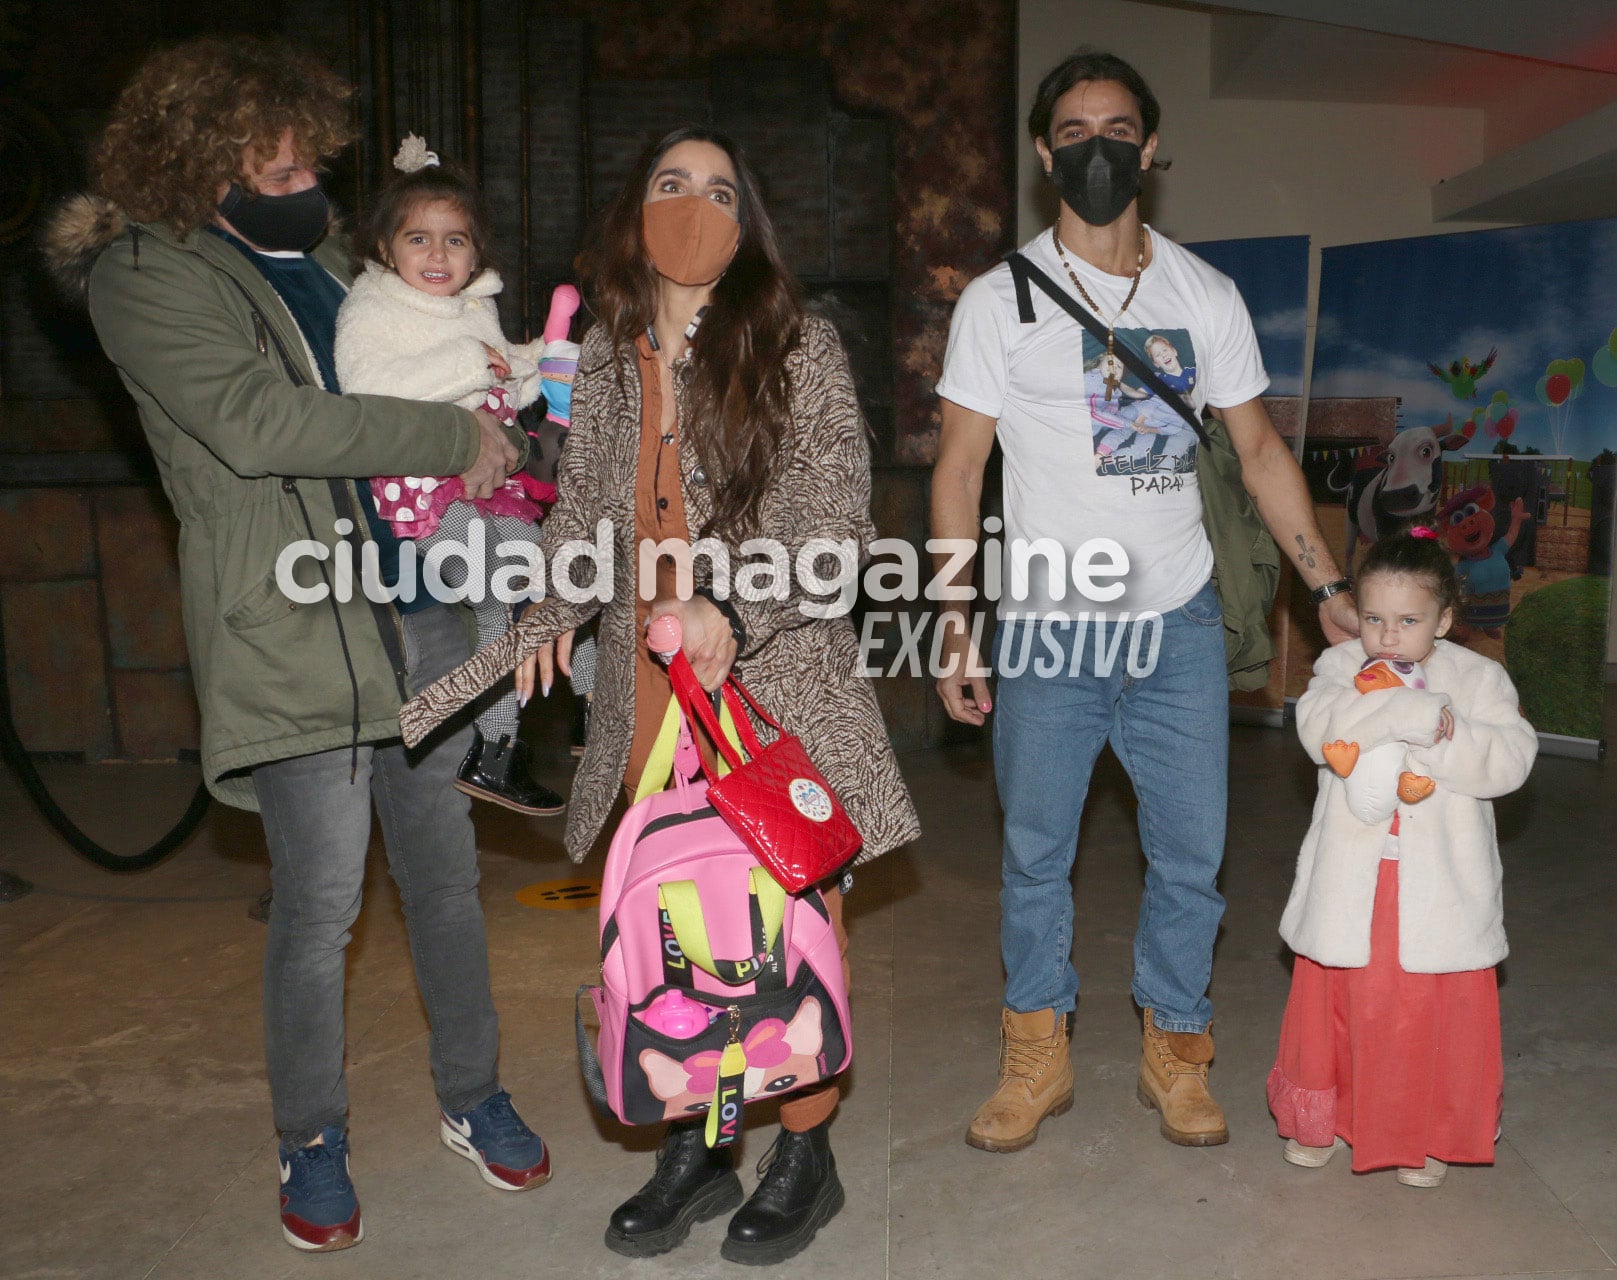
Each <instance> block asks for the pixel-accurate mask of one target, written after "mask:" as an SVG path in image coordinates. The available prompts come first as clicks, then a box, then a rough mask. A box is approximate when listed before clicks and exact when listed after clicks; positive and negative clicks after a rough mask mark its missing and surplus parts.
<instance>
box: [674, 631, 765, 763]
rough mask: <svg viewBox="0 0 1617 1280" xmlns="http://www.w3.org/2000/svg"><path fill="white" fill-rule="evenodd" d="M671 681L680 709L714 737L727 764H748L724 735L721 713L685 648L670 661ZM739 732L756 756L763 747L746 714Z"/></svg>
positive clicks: (692, 721)
mask: <svg viewBox="0 0 1617 1280" xmlns="http://www.w3.org/2000/svg"><path fill="white" fill-rule="evenodd" d="M668 682H669V683H670V684H671V685H673V686H674V697H675V698H677V699H678V700H679V706H680V710H682V711H683V712H684V713H685V718H686V719H687V720H688V721H689V722H691V723H693V724H700V725H701V726H702V729H703V731H704V732H705V733H706V734H707V736H708V737H709V739H711V740H712V742H713V746H714V748H715V749H716V750H717V751H718V753H719V754H720V755H721V756H723V757H724V762H725V764H727V765H729V766H730V768H732V769H739V768H740V767H741V766H742V765H743V764H745V763H746V761H745V760H744V759H743V758H742V756H741V753H740V752H739V751H737V750H736V749H735V745H734V744H733V743H732V742H731V741H730V739H729V738H728V737H726V736H725V733H724V730H723V728H722V727H721V726H720V724H719V717H718V714H717V713H716V712H715V711H714V710H713V704H712V703H711V702H710V701H708V696H707V692H706V690H704V689H703V688H702V684H701V681H699V680H698V679H697V678H696V672H695V671H693V670H691V663H690V659H689V658H687V657H686V656H685V654H684V652H683V651H681V652H679V653H676V654H675V655H674V656H673V658H672V659H670V660H669V663H668ZM732 714H734V713H732ZM736 732H737V733H738V734H739V735H740V736H741V743H742V746H744V747H745V748H746V749H747V750H748V751H749V752H750V753H752V754H754V755H756V754H757V753H758V751H760V750H762V748H761V747H759V745H758V736H757V734H755V733H753V731H752V725H751V724H750V723H748V722H747V721H746V720H745V718H744V717H743V718H742V719H740V720H738V722H737V724H736Z"/></svg>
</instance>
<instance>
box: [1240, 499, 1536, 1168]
mask: <svg viewBox="0 0 1617 1280" xmlns="http://www.w3.org/2000/svg"><path fill="white" fill-rule="evenodd" d="M1355 592H1356V594H1357V600H1358V610H1359V621H1360V624H1361V628H1362V630H1361V633H1360V638H1359V639H1357V640H1350V641H1347V642H1345V643H1343V644H1339V645H1336V646H1335V647H1334V648H1331V649H1329V650H1327V651H1326V652H1325V653H1324V654H1322V655H1321V657H1320V659H1319V661H1318V662H1317V663H1315V664H1314V678H1313V680H1312V681H1311V682H1310V683H1309V686H1308V691H1307V692H1306V693H1305V694H1304V695H1303V696H1302V698H1301V699H1300V700H1299V701H1298V703H1297V731H1298V734H1299V736H1300V737H1301V738H1302V742H1303V746H1304V748H1305V749H1306V750H1307V752H1308V754H1309V755H1310V756H1311V757H1312V758H1313V760H1314V762H1315V763H1316V764H1318V765H1320V766H1321V767H1320V771H1319V798H1318V799H1317V800H1316V801H1315V804H1314V818H1313V823H1312V825H1311V826H1310V827H1309V831H1308V835H1307V837H1306V838H1305V839H1304V841H1303V847H1302V852H1301V854H1300V855H1299V857H1298V860H1297V878H1296V881H1295V883H1294V884H1293V886H1292V891H1291V898H1290V900H1289V901H1288V902H1287V904H1286V910H1285V914H1284V916H1283V917H1282V919H1281V922H1280V934H1281V937H1283V938H1284V939H1285V940H1286V942H1287V944H1288V945H1289V946H1290V947H1291V949H1292V950H1293V951H1294V952H1295V953H1296V966H1295V968H1294V969H1293V971H1292V982H1291V994H1290V997H1289V998H1288V1000H1287V1002H1286V1012H1285V1017H1284V1019H1283V1021H1282V1022H1281V1026H1280V1050H1279V1054H1278V1055H1277V1058H1276V1061H1275V1065H1274V1068H1273V1070H1271V1071H1270V1073H1269V1084H1268V1094H1269V1107H1270V1110H1272V1111H1273V1112H1274V1115H1275V1119H1276V1121H1277V1123H1278V1126H1279V1130H1280V1135H1281V1136H1282V1137H1284V1138H1286V1139H1288V1141H1287V1143H1286V1149H1285V1157H1286V1159H1287V1160H1289V1161H1290V1162H1291V1163H1292V1164H1296V1165H1302V1166H1305V1167H1310V1168H1317V1167H1318V1166H1320V1165H1323V1164H1324V1163H1325V1162H1326V1161H1327V1160H1329V1159H1330V1158H1331V1156H1332V1154H1333V1153H1334V1152H1335V1150H1336V1148H1337V1147H1339V1146H1343V1145H1346V1146H1348V1147H1351V1148H1352V1151H1353V1169H1354V1171H1355V1172H1358V1173H1362V1172H1365V1171H1367V1170H1371V1169H1383V1168H1388V1167H1393V1168H1396V1169H1397V1170H1398V1180H1399V1181H1400V1182H1402V1183H1404V1184H1406V1185H1408V1186H1415V1187H1435V1186H1438V1185H1439V1184H1440V1183H1441V1182H1442V1181H1443V1177H1444V1175H1445V1174H1446V1173H1447V1172H1448V1166H1449V1164H1451V1163H1462V1164H1492V1163H1493V1158H1494V1142H1495V1140H1496V1139H1497V1137H1498V1132H1499V1121H1500V1108H1501V1103H1502V1097H1503V1084H1504V1067H1503V1061H1502V1056H1501V1052H1500V1042H1499V990H1498V982H1497V976H1496V974H1495V970H1494V966H1495V965H1496V964H1498V963H1499V961H1500V960H1502V959H1504V956H1505V950H1506V948H1505V930H1504V910H1503V900H1502V896H1501V888H1500V879H1501V876H1500V863H1499V848H1498V844H1497V843H1496V841H1495V839H1494V822H1493V806H1492V805H1491V804H1490V803H1489V801H1490V800H1491V799H1492V797H1494V796H1500V795H1505V794H1507V793H1508V792H1511V791H1514V790H1515V789H1516V788H1517V787H1519V786H1521V784H1522V782H1523V781H1524V780H1525V779H1526V777H1527V774H1528V772H1529V770H1530V769H1531V768H1532V764H1533V758H1534V756H1535V755H1536V754H1537V751H1538V738H1537V735H1536V734H1535V733H1534V732H1533V727H1532V725H1530V724H1528V723H1527V721H1526V720H1525V719H1524V718H1523V716H1522V713H1521V710H1520V705H1519V703H1518V701H1517V697H1516V690H1515V688H1514V687H1513V686H1512V685H1511V682H1510V677H1509V676H1507V675H1506V674H1505V669H1504V668H1503V667H1501V666H1500V665H1499V664H1498V663H1497V662H1494V661H1492V660H1491V659H1489V658H1485V657H1483V656H1481V655H1480V654H1476V653H1472V652H1471V651H1470V650H1467V649H1463V648H1460V647H1459V646H1458V645H1454V644H1451V643H1449V642H1448V641H1446V640H1444V639H1442V637H1443V636H1444V635H1445V634H1446V633H1447V632H1448V630H1449V628H1450V626H1451V625H1452V624H1453V621H1454V609H1455V605H1456V603H1457V602H1458V599H1459V588H1458V584H1457V582H1456V581H1455V575H1454V568H1453V565H1452V564H1451V563H1450V561H1449V558H1448V555H1447V554H1446V553H1445V552H1444V550H1443V546H1442V544H1441V542H1439V541H1438V539H1437V535H1436V534H1435V533H1434V532H1432V531H1431V530H1430V529H1425V528H1421V527H1419V526H1417V527H1416V528H1415V529H1414V530H1412V531H1411V532H1409V533H1401V534H1395V535H1393V536H1392V537H1389V538H1384V539H1382V540H1381V541H1380V542H1377V543H1376V544H1375V545H1374V546H1373V547H1371V549H1370V551H1369V552H1368V554H1367V555H1366V557H1365V560H1364V562H1363V564H1362V565H1361V567H1360V570H1359V575H1358V579H1357V582H1356V583H1355ZM1378 661H1379V662H1381V663H1385V664H1387V665H1388V666H1390V667H1392V668H1394V669H1399V668H1407V667H1408V666H1409V664H1420V665H1421V666H1422V667H1423V668H1424V678H1425V687H1424V688H1419V687H1409V686H1405V685H1403V684H1401V683H1399V682H1397V681H1384V680H1376V679H1374V678H1367V679H1365V680H1362V681H1358V682H1356V680H1355V677H1356V676H1358V675H1359V673H1360V670H1361V668H1365V667H1370V666H1372V665H1373V664H1375V663H1377V662H1378ZM1389 685H1392V686H1396V687H1388V686H1389ZM1388 743H1402V744H1404V746H1405V748H1406V749H1407V757H1406V761H1405V766H1404V783H1405V785H1404V786H1402V787H1401V788H1400V790H1399V794H1398V796H1397V803H1396V807H1394V808H1393V809H1392V812H1391V813H1390V815H1389V817H1388V818H1387V819H1385V820H1381V821H1376V822H1364V821H1361V820H1360V819H1359V818H1357V817H1355V816H1354V814H1353V812H1352V810H1351V809H1350V806H1349V800H1348V779H1350V778H1351V777H1352V774H1353V769H1354V766H1355V765H1356V764H1357V763H1358V760H1359V758H1361V757H1362V756H1363V755H1364V754H1365V753H1368V752H1370V751H1372V750H1373V749H1374V748H1376V747H1379V746H1383V745H1385V744H1388Z"/></svg>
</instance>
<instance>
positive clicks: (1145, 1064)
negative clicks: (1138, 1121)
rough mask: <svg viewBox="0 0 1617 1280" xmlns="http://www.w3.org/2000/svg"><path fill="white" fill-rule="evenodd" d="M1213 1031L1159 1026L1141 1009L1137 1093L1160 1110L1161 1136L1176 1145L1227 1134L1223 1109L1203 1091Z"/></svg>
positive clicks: (1212, 1142)
mask: <svg viewBox="0 0 1617 1280" xmlns="http://www.w3.org/2000/svg"><path fill="white" fill-rule="evenodd" d="M1212 1060H1213V1034H1212V1028H1211V1027H1209V1028H1208V1029H1207V1030H1206V1031H1202V1032H1185V1031H1159V1030H1157V1027H1156V1023H1155V1022H1154V1021H1153V1019H1152V1013H1151V1010H1150V1009H1147V1010H1146V1011H1145V1048H1144V1052H1143V1053H1142V1054H1141V1055H1140V1083H1139V1087H1138V1090H1137V1092H1138V1096H1139V1099H1140V1102H1141V1103H1142V1104H1143V1105H1145V1106H1147V1107H1155V1108H1156V1109H1157V1110H1158V1111H1160V1112H1161V1113H1162V1136H1163V1137H1164V1138H1166V1139H1167V1140H1168V1141H1169V1142H1177V1143H1178V1144H1179V1145H1180V1146H1181V1147H1216V1146H1218V1145H1219V1144H1220V1143H1222V1142H1228V1141H1229V1140H1230V1131H1229V1128H1228V1127H1227V1126H1226V1125H1225V1123H1224V1110H1223V1108H1222V1107H1220V1106H1219V1105H1218V1103H1216V1102H1214V1101H1213V1098H1212V1095H1211V1094H1209V1093H1208V1092H1207V1064H1208V1063H1209V1062H1211V1061H1212Z"/></svg>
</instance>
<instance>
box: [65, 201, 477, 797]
mask: <svg viewBox="0 0 1617 1280" xmlns="http://www.w3.org/2000/svg"><path fill="white" fill-rule="evenodd" d="M337 239H338V237H337V236H335V235H332V234H328V235H327V237H326V239H325V240H324V241H323V242H322V243H321V245H320V246H319V247H318V248H317V249H315V250H314V254H313V256H314V257H315V259H316V260H317V261H318V262H320V264H321V265H322V266H324V267H325V268H326V269H327V270H328V271H330V272H331V273H332V274H333V275H334V276H336V277H337V278H338V279H339V280H340V281H342V283H343V284H344V285H345V286H346V285H347V284H348V283H349V282H350V280H351V278H352V277H351V274H350V269H349V263H348V260H347V255H346V254H345V252H344V251H343V250H342V249H341V247H340V246H339V245H338V244H337V243H335V242H336V240H337ZM46 247H47V253H48V256H49V257H50V259H51V263H52V266H53V267H54V268H55V270H56V272H57V274H58V276H59V277H60V278H61V279H62V281H63V283H64V285H66V286H67V287H68V288H69V289H71V290H74V291H82V292H83V293H84V294H85V295H86V296H87V297H88V302H89V308H90V317H91V320H92V321H93V322H94V324H95V330H96V333H97V335H98V336H99V337H100V339H101V345H102V347H103V349H104V350H105V351H106V353H107V355H108V356H109V357H110V358H111V360H112V362H113V364H114V365H116V366H117V369H118V373H119V375H120V376H121V377H122V379H123V383H124V386H126V387H127V388H128V389H129V394H130V395H131V396H133V397H134V399H135V404H136V406H137V407H138V408H139V410H140V419H141V423H142V425H143V426H144V428H145V431H146V438H147V440H148V441H149V442H150V444H151V448H152V452H153V453H154V454H155V455H156V458H157V466H158V471H159V473H160V475H161V477H162V481H163V488H164V490H165V491H166V492H167V494H168V497H169V501H170V502H172V503H173V506H174V512H175V514H176V515H177V516H178V517H179V522H180V543H179V564H180V592H181V602H182V608H183V611H184V619H185V638H186V643H187V645H188V647H189V649H190V656H191V673H192V677H193V679H194V680H195V684H196V695H197V701H198V703H199V704H200V706H201V711H202V767H203V772H204V775H205V776H206V778H207V781H208V787H209V789H210V790H211V791H212V792H213V794H214V795H215V796H217V797H218V798H219V799H220V800H222V801H224V802H225V803H227V804H231V805H235V806H238V807H240V808H244V809H256V808H257V807H258V803H257V799H256V797H255V795H254V792H253V785H252V780H251V778H250V776H249V775H248V772H247V771H248V770H250V769H251V768H252V767H253V766H254V765H258V764H263V763H265V762H267V761H270V760H280V759H285V758H287V757H290V756H298V755H305V754H308V753H310V752H315V751H325V750H330V749H333V748H337V747H346V746H348V745H349V744H350V743H352V742H355V741H360V742H366V741H380V740H383V739H387V738H397V737H398V735H399V724H398V711H399V704H400V702H401V700H402V696H403V692H404V690H403V683H404V674H403V673H404V658H403V653H402V647H403V646H402V631H401V628H400V625H399V619H398V614H397V613H396V611H395V610H394V609H393V608H392V606H390V605H380V606H376V605H372V604H371V603H370V602H369V601H367V600H366V599H365V598H364V595H363V593H362V592H361V591H360V590H359V582H360V576H359V570H360V564H361V560H360V551H361V547H360V543H361V542H362V541H363V540H364V539H365V538H366V537H367V535H368V532H369V530H368V527H367V525H366V522H365V519H364V516H363V515H362V513H361V510H360V507H359V504H358V494H357V491H356V489H355V480H356V479H360V478H363V477H369V476H374V475H427V476H432V475H458V474H460V473H461V472H463V471H465V470H466V469H467V468H468V467H469V466H471V464H472V462H473V461H474V459H475V458H476V456H477V449H478V425H477V420H476V418H474V417H473V415H472V414H471V413H469V412H468V411H467V410H465V409H461V408H457V407H456V406H454V405H450V404H422V403H417V402H414V401H407V400H397V399H393V398H391V397H387V396H368V395H350V396H344V395H334V394H332V393H331V392H328V391H326V390H323V389H322V388H321V385H320V378H319V374H318V372H317V370H316V369H315V367H314V361H313V359H312V358H311V356H310V354H309V352H308V350H307V348H306V346H305V344H304V342H303V338H302V335H301V334H300V333H299V331H298V328H297V326H296V324H294V323H293V321H292V317H291V315H290V314H289V313H288V312H287V310H286V307H285V306H284V305H283V304H282V302H281V300H280V298H279V297H278V296H277V294H276V293H275V291H274V289H273V288H271V286H270V285H269V283H268V282H267V281H266V280H265V279H264V278H263V276H262V275H260V274H259V272H258V270H257V269H256V268H255V267H254V266H253V264H252V263H251V262H249V261H247V259H246V258H244V257H243V256H242V254H241V253H240V252H239V251H238V250H236V249H235V248H233V247H232V246H231V245H230V244H228V243H227V242H225V241H224V240H222V239H220V238H219V237H218V236H215V235H212V234H209V233H207V232H205V231H197V232H193V233H191V234H189V235H185V236H178V235H176V234H175V233H174V232H173V231H171V230H170V229H169V228H167V227H166V226H160V225H148V224H141V223H131V222H129V221H128V220H127V219H126V218H125V217H124V216H123V214H122V213H121V212H120V211H119V210H118V209H117V208H116V207H115V206H113V205H111V204H109V203H108V202H106V201H104V200H99V199H96V198H93V197H88V196H84V197H78V198H76V199H74V200H73V201H71V202H69V204H68V205H66V206H65V207H64V208H63V210H62V211H61V213H60V214H59V215H58V216H57V218H56V219H55V221H54V222H53V224H52V225H51V227H50V228H49V231H48V234H47V244H46ZM277 340H279V349H278V348H277ZM282 351H284V352H285V362H283V358H282V355H281V354H280V352H282ZM287 364H290V365H291V366H292V370H295V375H296V376H295V377H294V376H293V375H292V372H290V371H289V370H288V368H287V367H286V365H287ZM339 521H343V522H346V523H343V524H339ZM339 528H340V529H342V530H344V531H346V538H345V536H344V533H339V532H338V530H339ZM303 539H312V540H313V541H314V542H317V543H319V544H321V545H322V546H323V547H325V548H326V549H327V551H328V553H333V552H334V551H335V548H336V547H337V545H338V544H339V543H342V542H344V541H345V540H346V541H347V542H348V544H349V545H348V546H347V547H346V548H345V549H344V551H343V554H344V555H349V554H351V555H352V556H353V561H352V563H353V566H354V590H353V591H352V593H351V596H352V598H351V599H350V600H349V601H348V602H347V603H338V604H336V605H335V607H334V605H333V601H332V600H331V598H330V597H328V598H327V599H326V600H324V601H322V602H320V603H318V604H297V603H294V602H293V601H292V600H290V599H288V598H287V596H286V595H285V594H283V593H282V591H281V590H280V589H279V587H278V586H277V583H276V564H277V561H278V559H279V558H280V556H281V554H282V551H283V550H284V549H285V548H286V547H287V546H288V545H290V544H292V543H294V542H297V541H299V540H303ZM337 563H338V562H337V560H335V559H332V558H327V559H326V560H325V561H324V562H321V561H318V560H316V559H313V558H311V557H308V556H305V557H303V558H302V559H301V560H300V561H299V562H298V572H297V573H296V577H297V580H298V581H299V583H300V584H302V585H305V586H313V585H317V584H318V583H319V582H320V581H321V580H322V577H324V578H325V579H326V580H327V581H330V580H331V577H332V575H333V572H334V566H335V565H336V564H337Z"/></svg>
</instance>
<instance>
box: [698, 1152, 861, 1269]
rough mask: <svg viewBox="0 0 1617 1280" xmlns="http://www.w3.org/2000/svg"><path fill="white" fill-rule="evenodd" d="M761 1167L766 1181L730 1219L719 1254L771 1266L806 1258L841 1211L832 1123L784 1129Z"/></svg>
mask: <svg viewBox="0 0 1617 1280" xmlns="http://www.w3.org/2000/svg"><path fill="white" fill-rule="evenodd" d="M758 1168H759V1171H760V1172H761V1173H762V1174H763V1181H762V1182H760V1183H759V1184H758V1189H757V1190H756V1191H754V1192H753V1193H752V1196H751V1198H750V1199H748V1201H747V1203H746V1204H744V1205H742V1206H741V1209H740V1211H739V1212H738V1213H737V1214H736V1216H735V1217H733V1218H731V1219H730V1230H729V1232H728V1234H726V1236H725V1237H724V1243H723V1244H722V1245H721V1246H719V1253H720V1254H722V1255H723V1256H724V1257H726V1258H728V1259H729V1260H730V1261H731V1262H744V1263H749V1264H751V1265H753V1266H769V1265H771V1264H773V1263H776V1262H785V1261H786V1259H787V1258H791V1257H795V1256H796V1255H797V1254H799V1253H802V1252H803V1250H804V1249H806V1248H808V1246H809V1242H810V1241H811V1240H813V1239H814V1233H815V1232H817V1231H818V1230H819V1229H820V1228H821V1227H823V1226H824V1225H825V1224H826V1223H827V1222H830V1221H831V1219H832V1218H834V1217H836V1216H837V1214H838V1213H840V1212H841V1210H842V1202H843V1194H842V1183H841V1181H840V1180H838V1178H837V1161H836V1157H835V1156H833V1155H832V1154H831V1122H830V1121H829V1120H826V1121H824V1122H823V1123H821V1124H818V1125H816V1126H815V1127H814V1128H812V1129H810V1130H808V1131H807V1132H806V1133H793V1132H791V1131H790V1130H788V1129H782V1130H781V1132H780V1137H778V1138H776V1139H775V1145H774V1146H773V1147H771V1148H770V1149H769V1150H768V1151H767V1152H766V1153H765V1154H764V1158H763V1159H762V1160H760V1161H759V1162H758Z"/></svg>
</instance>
